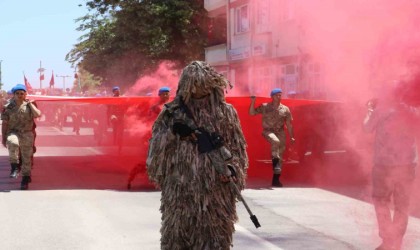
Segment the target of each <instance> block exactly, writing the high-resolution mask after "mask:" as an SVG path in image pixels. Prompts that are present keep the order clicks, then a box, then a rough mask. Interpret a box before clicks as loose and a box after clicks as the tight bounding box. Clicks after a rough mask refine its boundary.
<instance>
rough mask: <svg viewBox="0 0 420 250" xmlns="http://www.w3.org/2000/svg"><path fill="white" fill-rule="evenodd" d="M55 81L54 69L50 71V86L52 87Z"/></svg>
mask: <svg viewBox="0 0 420 250" xmlns="http://www.w3.org/2000/svg"><path fill="white" fill-rule="evenodd" d="M54 84H55V81H54V71H53V72H52V75H51V80H50V88H52V87H54Z"/></svg>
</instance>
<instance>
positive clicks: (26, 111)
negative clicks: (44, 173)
mask: <svg viewBox="0 0 420 250" xmlns="http://www.w3.org/2000/svg"><path fill="white" fill-rule="evenodd" d="M26 94H27V92H26V87H25V85H22V84H18V85H16V86H15V87H14V88H13V98H12V99H11V100H10V102H9V103H7V104H6V105H5V106H4V108H3V112H2V114H1V119H2V120H3V122H2V144H3V146H5V147H7V149H8V150H9V159H10V164H11V168H12V169H11V173H10V177H13V178H17V176H18V167H19V150H20V153H21V158H22V170H21V171H22V182H21V189H22V190H26V189H28V184H29V182H30V181H31V168H32V156H33V153H34V152H33V151H34V140H35V134H34V127H35V126H34V124H35V122H34V118H37V117H40V116H41V111H39V109H38V108H37V107H36V105H34V104H33V103H32V101H29V100H27V99H26Z"/></svg>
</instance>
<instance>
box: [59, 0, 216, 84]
mask: <svg viewBox="0 0 420 250" xmlns="http://www.w3.org/2000/svg"><path fill="white" fill-rule="evenodd" d="M203 2H204V1H202V0H140V1H139V0H123V1H122V0H91V1H88V2H87V3H86V6H87V7H88V12H89V14H87V15H86V16H84V17H81V18H79V19H78V20H77V21H79V22H80V23H81V25H80V26H79V28H78V30H79V31H84V32H86V33H85V34H84V35H83V36H82V37H81V38H80V42H79V43H77V44H76V45H75V46H74V48H73V49H72V50H71V51H70V52H69V53H68V54H67V56H66V60H67V61H69V62H71V63H73V64H79V65H80V66H81V67H82V68H84V69H85V70H87V71H89V72H90V73H92V74H94V75H96V76H99V77H101V78H102V79H103V80H104V83H105V85H115V84H118V85H120V86H130V85H132V84H133V83H134V82H135V80H136V79H138V78H139V77H141V76H142V75H144V74H147V73H149V72H151V71H154V70H155V69H156V67H157V66H158V64H159V63H160V62H161V61H162V60H170V61H172V62H174V63H175V64H174V65H175V67H180V68H181V67H182V66H184V65H185V64H186V63H188V62H190V61H192V60H203V59H204V48H205V46H206V44H207V30H208V29H207V27H208V23H209V18H208V17H207V12H206V10H205V9H204V3H203Z"/></svg>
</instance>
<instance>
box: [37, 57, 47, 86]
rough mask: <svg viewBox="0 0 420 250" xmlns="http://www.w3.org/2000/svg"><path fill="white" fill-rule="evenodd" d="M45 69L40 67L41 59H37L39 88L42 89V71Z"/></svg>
mask: <svg viewBox="0 0 420 250" xmlns="http://www.w3.org/2000/svg"><path fill="white" fill-rule="evenodd" d="M45 70H46V69H44V68H43V67H42V64H41V61H39V69H38V71H37V72H38V73H39V88H40V89H41V90H42V80H44V71H45Z"/></svg>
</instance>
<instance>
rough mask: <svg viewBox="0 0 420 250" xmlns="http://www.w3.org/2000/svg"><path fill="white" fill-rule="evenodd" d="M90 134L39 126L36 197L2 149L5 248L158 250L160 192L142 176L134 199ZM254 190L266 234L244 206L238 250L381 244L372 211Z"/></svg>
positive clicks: (107, 149) (412, 238) (107, 151)
mask: <svg viewBox="0 0 420 250" xmlns="http://www.w3.org/2000/svg"><path fill="white" fill-rule="evenodd" d="M89 133H90V130H89V129H82V131H81V134H82V135H81V136H80V137H76V136H73V135H72V131H71V130H70V128H65V130H64V131H63V132H61V131H58V130H57V129H55V128H52V127H40V128H39V130H38V134H39V138H38V139H39V144H40V145H39V147H38V152H37V154H36V157H37V158H36V164H35V168H34V171H33V177H34V178H33V179H34V181H33V183H31V185H30V190H28V191H20V190H18V187H19V180H15V179H10V178H9V177H8V173H9V165H8V159H7V152H6V149H4V148H1V149H0V190H1V191H2V192H0V202H1V206H0V214H1V215H2V216H0V224H1V233H0V249H40V250H41V249H42V250H44V249H63V250H65V249H69V250H70V249H101V250H103V249H121V250H122V249H127V250H130V249H146V250H147V249H151V250H153V249H159V237H160V234H159V227H160V213H159V211H158V208H159V203H160V201H159V199H160V192H158V191H156V190H154V189H153V187H152V186H151V185H150V184H149V183H148V182H147V178H146V176H144V175H143V176H139V178H138V179H136V181H135V182H134V183H133V184H134V189H133V190H132V191H127V190H126V189H125V183H126V179H127V173H128V171H129V169H130V168H131V165H129V164H126V163H127V161H126V160H122V159H121V158H120V157H119V155H118V153H115V152H114V149H113V148H112V146H103V147H96V146H94V145H89V143H86V141H85V139H86V138H85V137H83V136H86V137H88V136H91V135H90V134H89ZM46 137H54V138H55V139H54V140H53V141H55V142H57V141H59V142H60V145H59V146H57V145H56V144H57V143H53V142H51V141H47V140H45V138H46ZM43 138H44V139H43ZM126 150H127V151H130V150H132V151H133V152H135V149H134V148H133V149H130V148H127V149H126ZM130 157H132V158H130ZM125 158H128V159H131V160H133V159H135V154H133V155H126V156H125ZM250 186H251V187H252V189H246V190H245V191H244V192H243V195H244V197H245V198H246V200H247V202H248V203H249V205H250V207H251V209H252V210H253V212H254V213H255V214H256V215H257V217H258V219H259V221H260V223H261V225H262V227H261V228H259V229H256V228H254V226H253V224H252V222H251V221H250V220H249V216H248V214H247V212H246V210H245V209H244V206H243V205H242V204H241V203H238V205H237V206H238V211H239V217H240V221H239V222H238V223H237V224H236V233H235V235H234V246H233V249H238V250H239V249H240V250H242V249H245V250H247V249H250V250H251V249H252V250H254V249H298V250H301V249H311V250H312V249H314V250H315V249H319V250H321V249H322V250H323V249H340V250H341V249H374V248H375V247H376V246H377V245H378V244H379V243H380V241H379V238H378V237H377V236H376V223H375V216H374V211H373V207H372V205H371V204H369V203H368V202H365V201H362V200H361V199H354V198H351V197H349V196H345V195H342V194H339V193H343V192H333V191H327V190H325V189H320V188H310V187H307V188H299V187H293V188H282V189H271V188H268V187H267V186H264V185H261V184H260V180H250ZM295 186H296V185H295ZM404 249H409V250H411V249H413V250H414V249H420V220H419V219H418V218H415V217H411V218H410V221H409V228H408V232H407V235H406V239H405V242H404Z"/></svg>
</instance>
